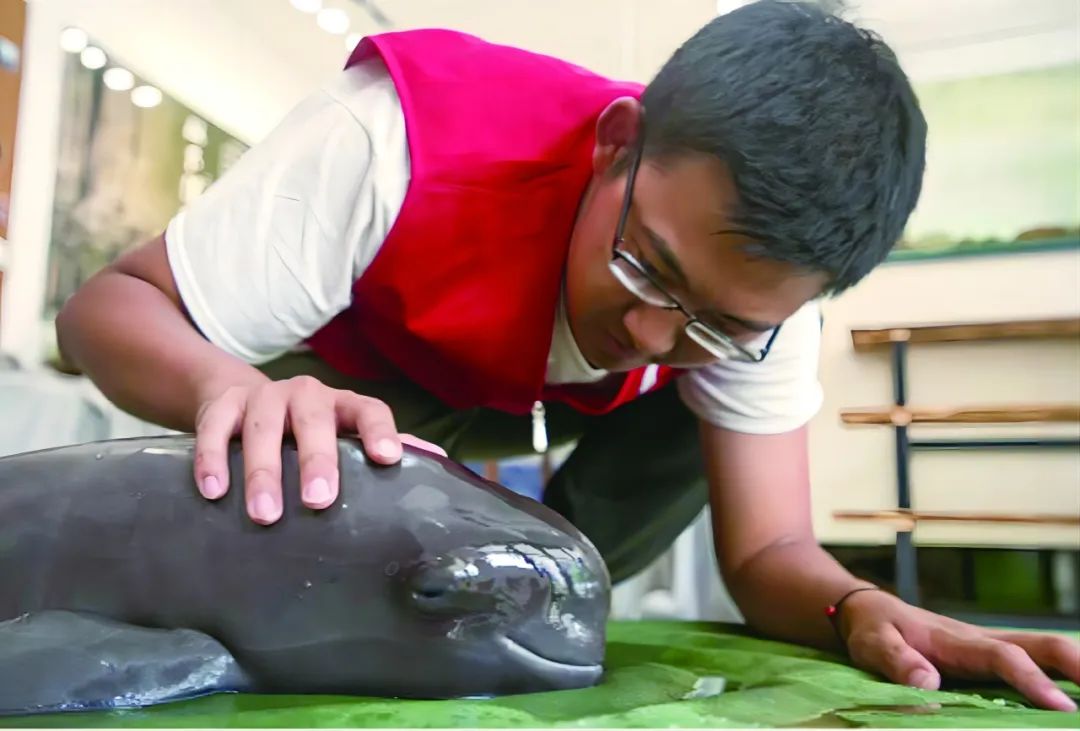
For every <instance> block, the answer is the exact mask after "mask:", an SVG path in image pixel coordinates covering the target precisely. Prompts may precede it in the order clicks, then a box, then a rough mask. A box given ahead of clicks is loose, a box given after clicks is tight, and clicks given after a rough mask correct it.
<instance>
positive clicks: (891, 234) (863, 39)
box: [642, 0, 926, 294]
mask: <svg viewBox="0 0 1080 731" xmlns="http://www.w3.org/2000/svg"><path fill="white" fill-rule="evenodd" d="M642 103H643V105H644V107H645V139H644V145H645V147H644V149H645V155H646V156H668V155H680V154H685V153H705V154H709V155H713V156H716V157H718V158H720V159H721V160H723V161H724V162H725V163H726V165H727V166H728V168H729V169H730V171H731V173H732V175H733V176H734V180H735V185H736V189H737V190H738V193H739V206H738V209H737V211H736V212H735V215H734V224H735V226H736V230H737V231H739V232H740V233H744V234H746V235H748V236H750V237H751V239H752V240H753V241H754V242H756V243H755V244H754V245H752V246H751V250H750V253H751V254H753V255H755V256H763V257H765V258H769V259H774V260H777V261H784V262H789V263H791V264H794V265H796V266H798V267H800V268H802V269H808V270H811V271H817V272H822V273H825V274H827V275H828V277H829V281H828V284H827V285H826V292H828V293H832V294H835V293H839V292H841V291H843V290H845V289H847V288H848V287H850V286H852V285H853V284H855V283H856V282H858V281H859V280H860V279H862V278H863V277H864V276H866V274H867V273H869V272H870V270H871V269H873V268H874V267H875V266H877V265H878V264H879V263H880V262H881V261H882V260H883V259H884V258H885V257H886V256H887V255H888V253H889V250H890V249H891V248H892V247H893V245H894V244H895V243H896V242H897V241H898V240H899V238H900V236H901V235H902V233H903V230H904V226H905V225H906V223H907V219H908V216H909V215H910V214H911V211H912V209H913V208H914V207H915V203H916V202H917V201H918V198H919V192H920V189H921V187H922V175H923V168H924V166H925V148H926V122H925V120H924V119H923V116H922V112H921V111H920V109H919V104H918V100H917V99H916V97H915V93H914V92H913V90H912V88H911V85H910V83H909V82H908V79H907V76H906V75H905V74H904V72H903V71H902V70H901V68H900V66H899V64H898V62H897V60H896V57H895V55H894V54H893V53H892V51H891V50H890V49H889V48H888V46H886V45H885V43H884V42H883V41H882V40H881V39H880V38H878V37H877V36H876V35H874V34H873V33H871V32H869V31H866V30H862V29H859V28H856V27H855V26H854V25H852V24H850V23H848V22H846V21H844V20H841V19H840V18H838V17H836V16H835V15H832V14H830V13H827V12H825V11H824V10H822V9H821V8H820V7H819V6H817V5H813V4H809V3H796V2H781V1H778V0H762V1H761V2H757V3H754V4H751V5H747V6H745V7H742V8H740V9H738V10H736V11H734V12H731V13H729V14H727V15H722V16H720V17H717V18H714V19H713V20H712V21H711V22H710V23H709V24H708V25H706V26H705V27H704V28H702V29H701V30H700V31H698V32H697V33H696V34H695V35H694V36H693V37H692V38H690V39H689V40H688V41H687V42H686V43H684V44H683V45H682V47H680V48H679V50H678V51H676V52H675V54H674V55H673V56H672V57H671V59H670V60H669V61H668V62H667V63H666V64H665V65H664V67H663V68H662V69H661V70H660V72H659V73H658V74H657V75H656V78H654V79H653V81H652V82H651V83H650V84H649V85H648V87H647V88H646V89H645V93H644V95H643V96H642Z"/></svg>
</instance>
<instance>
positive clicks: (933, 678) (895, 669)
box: [848, 623, 941, 690]
mask: <svg viewBox="0 0 1080 731" xmlns="http://www.w3.org/2000/svg"><path fill="white" fill-rule="evenodd" d="M848 652H849V653H850V654H851V659H852V660H853V661H855V664H856V665H859V666H860V667H863V668H865V669H867V670H873V671H875V672H878V673H881V674H882V675H884V676H885V677H886V678H888V679H890V680H892V681H893V682H894V683H900V684H902V685H909V686H912V687H914V688H923V689H924V690H937V688H938V687H939V686H940V685H941V675H940V674H939V673H938V671H937V670H936V669H935V668H934V666H933V664H931V663H930V661H929V660H927V659H926V658H925V657H923V656H922V655H921V654H920V653H919V652H918V651H917V650H916V649H915V648H913V647H912V646H911V645H909V644H908V643H907V641H906V640H905V639H904V637H903V635H901V634H900V631H899V630H898V629H896V627H894V626H893V625H892V624H888V623H883V624H879V625H877V626H875V627H874V628H873V629H870V630H862V631H857V632H853V633H852V634H851V635H850V636H849V637H848Z"/></svg>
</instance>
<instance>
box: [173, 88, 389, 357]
mask: <svg viewBox="0 0 1080 731" xmlns="http://www.w3.org/2000/svg"><path fill="white" fill-rule="evenodd" d="M380 69H381V73H380ZM387 85H390V89H389V90H388V89H387V88H386V86H387ZM387 94H390V95H391V97H392V99H390V100H388V99H387ZM365 95H366V97H365ZM373 95H377V99H378V100H380V103H383V104H384V106H385V107H386V109H387V112H386V115H384V116H389V117H393V116H394V114H395V112H396V114H397V115H400V106H396V107H395V106H394V104H396V96H393V91H392V82H390V80H389V77H388V76H387V75H386V74H385V69H382V68H381V67H380V68H379V69H374V70H372V69H363V68H357V67H354V68H352V69H349V70H348V71H345V72H343V75H342V77H341V78H340V79H338V80H336V81H335V82H332V83H330V84H328V85H327V86H326V87H324V88H322V89H319V90H318V91H316V92H314V93H312V94H311V95H310V96H308V97H307V98H305V99H304V100H302V101H301V102H300V104H298V105H297V106H296V107H295V108H294V109H293V110H292V111H291V112H290V113H289V114H288V115H287V116H286V117H285V118H284V119H283V121H282V122H281V123H280V124H279V125H278V126H277V127H276V128H275V129H274V130H273V131H272V132H271V133H270V134H269V135H268V136H267V138H266V139H264V140H263V141H261V142H260V143H259V144H257V145H256V146H254V147H252V148H251V149H250V150H248V151H247V152H246V153H245V154H244V155H243V156H242V157H241V158H240V160H239V161H237V163H236V164H234V165H233V167H231V168H230V169H229V170H228V171H227V172H226V173H225V174H224V175H223V176H222V177H221V178H220V179H219V180H218V181H216V182H215V183H214V184H213V185H211V186H210V187H209V188H208V189H207V190H206V191H205V192H204V193H203V194H202V195H201V196H200V197H198V198H197V199H195V200H194V201H192V202H191V203H189V204H188V205H187V206H186V207H185V208H184V209H182V210H181V211H180V212H179V213H178V214H177V215H176V216H175V217H174V218H173V219H172V221H171V222H170V223H169V225H168V228H167V229H166V232H165V241H166V249H167V252H168V257H169V263H170V266H171V268H172V271H173V276H174V279H175V281H176V284H177V289H178V290H179V293H180V296H181V298H182V299H183V301H184V305H185V307H186V308H187V310H188V312H189V313H190V315H191V318H192V319H193V321H194V322H195V324H196V326H197V327H198V328H199V329H200V331H201V332H202V333H203V334H204V336H205V337H206V338H207V339H209V340H210V341H211V342H213V343H214V344H216V345H217V346H218V347H220V348H222V349H223V350H225V351H226V352H228V353H231V354H232V355H234V356H236V357H238V358H241V359H243V360H245V361H247V362H250V363H260V362H265V361H267V360H270V359H272V358H274V357H276V356H277V355H279V354H281V353H282V352H285V351H287V350H289V349H290V348H292V347H293V346H295V345H297V344H298V343H300V342H302V341H303V340H304V339H306V338H307V337H309V336H310V335H312V334H313V333H314V332H316V331H317V330H319V329H320V328H321V327H322V326H323V325H325V324H326V323H327V322H329V321H330V320H331V319H333V317H334V316H335V315H337V314H338V313H339V312H341V311H342V310H343V309H345V308H346V307H348V306H349V303H350V300H351V293H352V284H353V282H354V281H355V280H356V279H357V278H358V277H359V276H360V274H362V272H363V270H364V268H366V266H367V265H368V264H369V263H370V261H371V260H372V259H373V258H374V256H375V253H376V252H377V251H378V248H379V246H380V245H381V244H382V241H383V239H384V238H385V235H386V232H387V231H388V230H389V227H390V225H391V224H392V221H393V219H394V217H395V216H396V215H397V212H398V209H399V207H400V200H401V198H402V197H403V195H404V187H405V182H404V181H405V180H407V170H394V171H390V173H385V172H383V171H382V170H381V168H380V164H379V163H380V160H379V158H378V157H377V156H376V155H375V154H374V153H373V150H375V149H377V148H375V147H374V146H373V139H372V138H373V135H372V130H371V129H369V128H370V127H371V126H372V125H371V124H370V123H368V120H366V119H364V118H362V115H361V117H360V118H358V114H357V108H358V107H363V109H362V111H363V112H364V113H366V114H368V115H369V116H370V114H371V110H370V108H369V107H364V104H365V101H368V102H371V101H372V99H373V98H376V97H373ZM390 101H392V102H393V103H394V104H391V103H389V102H390ZM369 106H370V105H369ZM380 124H381V123H376V125H375V126H376V127H379V126H380ZM381 126H382V127H384V128H385V127H387V126H389V127H393V126H394V120H393V119H390V120H389V121H388V122H387V123H386V124H382V125H381ZM385 132H386V129H376V130H375V137H376V141H380V140H379V137H380V136H385ZM402 139H403V138H402ZM402 154H405V153H402ZM387 188H390V189H391V190H390V191H389V192H387Z"/></svg>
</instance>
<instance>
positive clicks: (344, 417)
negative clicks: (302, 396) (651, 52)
mask: <svg viewBox="0 0 1080 731" xmlns="http://www.w3.org/2000/svg"><path fill="white" fill-rule="evenodd" d="M337 416H338V424H339V425H341V426H343V427H348V428H355V429H356V433H357V435H358V436H359V437H360V441H361V442H363V443H364V452H365V453H366V454H367V456H368V457H370V458H372V459H373V460H375V461H376V462H379V463H381V464H394V463H395V462H397V461H398V460H400V459H401V439H400V438H399V436H398V432H397V426H396V425H395V424H394V415H393V414H392V413H390V407H389V406H387V405H386V404H384V403H383V402H382V401H379V400H378V399H373V398H368V397H367V396H360V395H357V394H355V393H350V392H347V391H339V392H338V398H337Z"/></svg>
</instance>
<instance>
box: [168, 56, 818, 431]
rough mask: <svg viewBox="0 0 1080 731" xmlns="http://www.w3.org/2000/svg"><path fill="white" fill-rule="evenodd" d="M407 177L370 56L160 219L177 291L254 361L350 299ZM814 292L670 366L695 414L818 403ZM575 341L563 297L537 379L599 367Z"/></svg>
mask: <svg viewBox="0 0 1080 731" xmlns="http://www.w3.org/2000/svg"><path fill="white" fill-rule="evenodd" d="M408 183H409V150H408V143H407V140H406V136H405V120H404V116H403V114H402V111H401V105H400V102H399V101H398V97H397V93H396V91H395V89H394V85H393V82H392V81H391V79H390V77H389V75H388V74H387V72H386V69H385V67H384V66H383V65H382V64H381V62H380V61H378V60H376V59H370V60H368V61H365V62H363V63H361V64H359V65H356V66H353V67H351V68H349V69H348V70H346V71H343V72H342V73H341V74H339V75H338V76H336V77H335V78H334V79H333V80H332V81H330V82H329V83H327V84H326V85H324V86H323V87H322V88H320V89H319V90H317V91H315V92H314V93H312V94H311V95H310V96H308V97H307V98H305V99H304V100H303V101H302V102H301V103H300V104H299V105H297V106H296V108H294V109H293V110H292V111H291V112H290V113H289V114H288V115H287V116H286V117H285V119H284V120H283V121H282V122H281V124H279V125H278V126H277V127H276V128H275V129H274V131H273V132H271V133H270V135H269V136H268V137H267V138H266V139H265V140H263V141H262V142H261V143H259V144H258V145H256V146H255V147H253V148H252V149H250V150H249V151H248V152H247V153H245V154H244V156H243V157H242V158H241V159H240V160H239V161H238V162H237V163H236V164H235V165H234V166H233V167H232V168H231V169H229V171H228V172H226V173H225V175H223V176H222V177H221V179H219V180H218V181H217V182H215V183H214V184H213V185H211V186H210V187H209V188H208V189H207V190H206V192H205V193H203V194H202V195H201V196H200V197H198V198H196V199H195V200H194V201H191V202H190V203H189V204H188V205H187V206H186V207H185V208H184V209H183V210H181V211H180V212H179V213H177V214H176V216H175V217H174V218H173V219H172V221H171V222H170V223H169V226H168V228H167V230H166V233H165V240H166V248H167V251H168V256H169V263H170V266H171V267H172V271H173V276H174V278H175V280H176V285H177V288H178V290H179V292H180V296H181V297H182V299H183V301H184V305H185V306H186V307H187V309H188V311H189V313H190V314H191V317H192V319H193V320H194V321H195V323H196V324H197V325H198V327H199V328H200V330H201V331H202V332H203V334H205V335H206V337H207V338H209V339H210V341H211V342H213V343H214V344H216V345H217V346H218V347H220V348H221V349H222V350H224V351H226V352H228V353H231V354H232V355H234V356H236V357H238V358H241V359H243V360H245V361H247V362H250V363H262V362H265V361H268V360H271V359H273V358H275V357H277V356H278V355H281V354H282V353H285V352H287V351H289V350H291V349H294V348H296V347H297V346H299V345H300V344H301V343H302V342H303V341H304V340H305V339H306V338H308V337H309V336H311V335H312V334H313V333H315V332H316V331H317V330H319V329H320V328H322V327H323V326H324V325H325V324H326V323H328V322H329V321H330V320H331V319H333V318H334V316H335V315H337V314H338V313H339V312H341V311H342V310H344V309H345V308H347V307H348V306H349V304H350V300H351V296H352V285H353V283H354V282H355V281H356V280H357V279H359V278H360V276H362V275H363V273H364V270H365V269H366V268H367V266H368V264H369V263H370V262H371V261H372V259H373V258H374V257H375V254H376V252H377V251H378V250H379V246H381V245H382V242H383V240H384V239H385V238H386V235H387V233H388V232H389V231H390V228H391V226H392V225H393V223H394V220H395V218H396V217H397V214H398V212H399V211H400V210H401V204H402V201H403V200H404V198H405V190H406V188H407V187H408ZM820 339H821V333H820V320H819V314H818V308H817V305H816V304H814V303H810V304H808V305H806V306H805V307H803V308H802V309H801V310H799V311H798V312H797V313H795V315H793V316H792V317H791V318H790V319H789V320H788V321H787V322H785V323H784V326H783V327H782V328H781V330H780V333H779V335H778V336H777V338H776V341H775V342H774V343H773V348H772V350H771V351H770V353H769V356H768V357H767V358H766V359H765V360H764V361H762V362H761V363H739V362H734V361H722V362H718V363H714V364H711V365H708V366H705V367H703V368H698V369H695V370H693V371H691V372H688V373H686V374H684V375H682V376H680V378H679V383H678V388H679V393H680V394H681V396H682V399H683V400H684V401H685V403H686V404H687V406H689V407H690V409H692V410H693V411H694V413H696V414H697V415H698V416H699V417H700V418H701V419H704V420H706V421H708V422H711V423H713V424H715V425H717V426H720V427H724V428H727V429H732V430H734V431H740V432H747V433H754V434H770V433H780V432H785V431H789V430H791V429H795V428H797V427H799V426H802V425H803V424H805V423H806V422H807V421H809V420H810V418H811V417H812V416H813V415H814V414H815V413H816V412H817V410H818V409H819V408H820V407H821V402H822V391H821V385H820V383H819V381H818V377H817V364H818V351H819V348H820ZM604 375H605V373H604V372H603V371H598V370H596V369H594V368H592V367H591V366H590V365H589V363H588V362H587V361H586V360H585V358H584V357H583V356H582V354H581V351H580V349H579V348H578V347H577V344H576V343H575V342H574V338H573V335H572V333H571V331H570V327H569V325H568V324H567V321H566V310H565V306H564V305H563V303H562V302H561V301H560V305H559V310H558V312H557V313H556V320H555V330H554V333H553V339H552V346H551V354H550V356H549V359H548V370H547V382H548V383H552V384H554V383H586V382H592V381H596V380H599V379H600V378H603V377H604Z"/></svg>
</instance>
